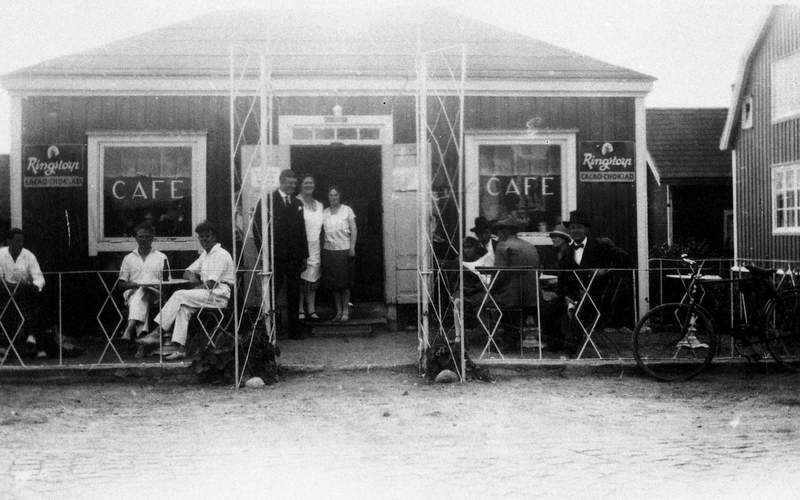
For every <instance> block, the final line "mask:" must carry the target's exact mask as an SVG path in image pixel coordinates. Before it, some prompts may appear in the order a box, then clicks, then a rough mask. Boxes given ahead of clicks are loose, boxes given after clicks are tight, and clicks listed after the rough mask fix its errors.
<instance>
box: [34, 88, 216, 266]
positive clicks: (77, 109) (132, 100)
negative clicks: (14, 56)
mask: <svg viewBox="0 0 800 500" xmlns="http://www.w3.org/2000/svg"><path fill="white" fill-rule="evenodd" d="M228 116H229V108H228V99H227V98H223V97H203V96H195V97H179V96H130V97H122V96H113V97H111V96H108V97H58V98H53V97H31V98H27V99H23V101H22V145H23V146H25V145H27V144H83V145H84V147H85V146H86V145H87V136H86V132H87V131H89V130H142V131H145V130H207V131H208V138H207V156H206V162H207V178H208V180H207V185H208V191H207V198H206V199H207V215H208V218H209V219H210V220H214V221H216V222H217V223H218V225H219V227H220V233H221V234H220V240H221V241H222V242H223V244H224V245H226V246H228V247H230V234H231V223H230V220H231V217H230V170H229V168H228V164H229V163H230V159H229V150H230V148H229V126H228V123H229V120H228ZM38 191H47V193H38V195H42V194H47V195H49V199H48V200H47V202H46V203H43V202H42V200H41V199H40V198H38V197H37V196H38V195H34V194H32V193H31V192H28V191H26V190H23V199H22V203H23V220H24V224H25V226H26V227H47V228H48V231H46V232H40V231H26V232H27V233H28V234H26V239H27V240H28V241H29V245H30V246H31V247H34V248H37V249H38V250H39V252H40V253H41V254H42V257H43V260H45V261H46V263H47V268H48V270H50V271H64V270H73V269H86V268H92V269H97V268H99V267H104V266H105V264H104V260H103V258H100V259H89V258H88V257H87V255H88V235H87V225H88V219H87V217H88V215H87V212H88V205H87V204H88V195H87V188H83V189H80V190H77V193H78V194H77V195H76V190H62V189H47V190H38ZM65 211H66V213H67V215H66V216H65ZM67 226H69V227H67ZM48 232H49V234H48ZM53 233H57V234H67V235H68V237H67V236H65V237H59V238H58V241H57V243H58V245H56V246H55V247H54V246H53V245H52V243H54V242H52V241H50V237H51V236H52V234H53ZM43 267H44V265H43Z"/></svg>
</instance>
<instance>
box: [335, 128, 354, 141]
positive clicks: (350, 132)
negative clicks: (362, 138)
mask: <svg viewBox="0 0 800 500" xmlns="http://www.w3.org/2000/svg"><path fill="white" fill-rule="evenodd" d="M336 138H337V139H342V140H355V139H358V130H357V129H354V128H340V129H338V130H337V131H336Z"/></svg>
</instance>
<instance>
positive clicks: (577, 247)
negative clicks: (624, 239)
mask: <svg viewBox="0 0 800 500" xmlns="http://www.w3.org/2000/svg"><path fill="white" fill-rule="evenodd" d="M591 225H592V224H591V218H590V217H589V215H588V214H587V213H586V212H583V211H581V210H573V211H572V212H570V213H569V221H568V222H567V226H568V227H569V232H570V236H572V245H570V247H569V248H568V249H567V250H566V252H564V255H563V256H562V259H561V262H560V263H559V267H560V268H561V269H563V270H564V271H562V272H561V273H560V274H559V279H558V290H559V295H560V296H562V297H563V298H564V305H565V306H566V308H567V311H574V309H575V307H576V306H577V304H578V302H579V301H580V299H581V297H582V296H583V293H584V287H588V286H589V282H590V281H591V280H592V276H593V275H594V281H593V282H592V284H591V288H590V289H589V294H590V296H591V297H592V299H593V300H594V302H595V304H597V306H598V307H601V304H602V303H603V300H604V295H605V293H606V291H607V290H608V289H609V285H610V283H611V277H612V275H611V273H610V270H612V269H625V268H628V267H630V264H631V262H630V257H629V256H628V254H627V253H626V252H625V251H624V250H621V249H619V248H617V247H616V246H615V245H614V243H613V242H612V241H611V240H610V239H608V238H589V229H590V228H591ZM595 271H596V275H595ZM575 340H576V339H567V344H570V343H572V345H571V346H570V345H568V346H567V347H572V348H574V347H575V344H574V342H575Z"/></svg>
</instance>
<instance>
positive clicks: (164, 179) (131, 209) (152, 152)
mask: <svg viewBox="0 0 800 500" xmlns="http://www.w3.org/2000/svg"><path fill="white" fill-rule="evenodd" d="M103 155H104V158H103V231H104V232H103V234H104V236H105V237H130V236H134V228H135V227H136V225H137V224H139V223H142V222H149V223H151V224H152V225H153V226H154V227H155V229H156V237H159V238H160V237H185V236H189V237H190V236H192V227H191V223H192V213H191V210H192V151H191V148H190V147H184V146H146V147H142V146H135V147H134V146H112V147H106V148H105V149H104V153H103Z"/></svg>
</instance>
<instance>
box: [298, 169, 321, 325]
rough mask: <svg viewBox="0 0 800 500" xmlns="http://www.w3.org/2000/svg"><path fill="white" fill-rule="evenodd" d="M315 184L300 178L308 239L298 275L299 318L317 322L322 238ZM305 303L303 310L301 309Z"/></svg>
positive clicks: (299, 197)
mask: <svg viewBox="0 0 800 500" xmlns="http://www.w3.org/2000/svg"><path fill="white" fill-rule="evenodd" d="M315 187H316V182H315V180H314V176H313V175H311V174H303V175H302V176H300V194H299V195H298V196H297V199H298V200H300V201H301V202H302V203H303V219H304V220H305V223H306V238H307V239H308V259H307V260H306V269H305V271H303V273H302V274H301V275H300V308H299V311H300V312H299V317H300V319H301V320H304V319H306V315H307V317H308V319H310V320H314V321H316V320H318V319H319V316H318V315H317V308H316V304H315V303H316V297H317V288H319V282H320V277H321V275H322V272H321V269H320V262H321V257H320V237H321V236H322V217H323V216H322V210H323V208H324V207H323V206H322V202H320V201H317V200H315V199H314V188H315ZM303 302H305V309H304V308H303Z"/></svg>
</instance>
